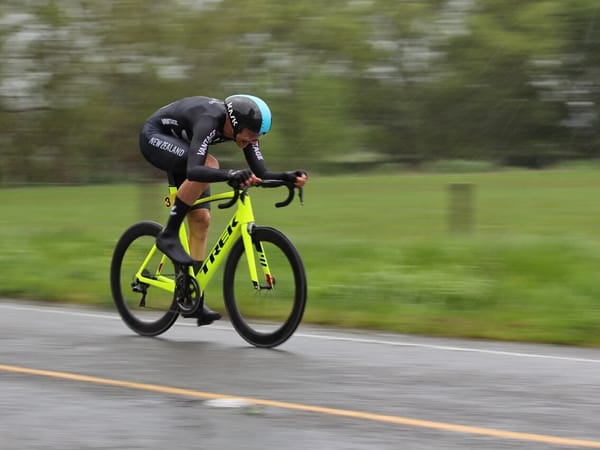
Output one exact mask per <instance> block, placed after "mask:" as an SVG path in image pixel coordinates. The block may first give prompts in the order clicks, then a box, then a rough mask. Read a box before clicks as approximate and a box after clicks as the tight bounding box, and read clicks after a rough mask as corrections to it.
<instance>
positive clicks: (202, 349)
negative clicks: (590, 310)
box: [0, 300, 600, 450]
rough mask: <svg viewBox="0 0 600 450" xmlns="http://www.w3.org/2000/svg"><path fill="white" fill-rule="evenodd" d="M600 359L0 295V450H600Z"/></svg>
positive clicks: (563, 350)
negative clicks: (130, 312) (165, 324)
mask: <svg viewBox="0 0 600 450" xmlns="http://www.w3.org/2000/svg"><path fill="white" fill-rule="evenodd" d="M598 380H600V350H596V349H579V348H571V347H559V346H543V345H526V344H507V343H497V342H484V341H468V340H448V339H432V338H424V337H415V336H405V335H396V334H381V333H371V332H361V331H352V332H346V331H339V330H331V329H323V328H312V327H301V328H300V330H299V331H298V332H297V334H296V335H295V336H294V337H292V339H291V340H290V341H288V342H287V343H286V344H284V345H283V346H281V347H280V348H279V349H275V350H264V349H256V348H252V347H249V346H248V345H247V344H246V343H245V342H244V341H243V340H242V339H241V338H240V337H239V336H237V334H236V333H235V332H234V331H233V330H232V328H231V327H230V326H229V324H228V323H227V322H222V323H219V324H218V325H212V326H209V327H202V328H197V327H195V326H194V325H193V323H192V322H191V321H182V320H180V321H178V323H177V324H176V325H175V326H174V327H173V328H172V329H171V330H169V331H168V332H167V333H165V334H164V335H163V336H162V337H159V338H142V337H138V336H136V335H134V334H132V332H131V331H130V330H129V329H128V328H126V326H125V325H124V324H123V323H122V322H121V321H120V319H119V317H118V316H117V314H116V313H114V312H112V311H97V310H90V309H84V308H79V307H67V306H51V305H41V304H35V303H24V302H17V301H11V300H0V448H1V449H3V450H5V449H6V450H9V449H19V450H23V449H61V450H70V449H73V450H75V449H77V450H83V449H103V450H106V449H119V450H128V449H165V448H173V449H188V448H219V449H257V450H259V449H260V450H268V449H281V448H285V449H286V450H296V449H366V448H368V449H427V450H431V449H461V450H463V449H482V448H485V449H528V450H529V449H534V450H535V449H547V448H560V449H570V448H600V426H599V417H600V388H599V387H598Z"/></svg>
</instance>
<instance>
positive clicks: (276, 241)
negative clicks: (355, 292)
mask: <svg viewBox="0 0 600 450" xmlns="http://www.w3.org/2000/svg"><path fill="white" fill-rule="evenodd" d="M252 244H253V252H254V259H255V262H256V265H257V271H258V274H259V280H258V286H257V285H256V284H255V283H254V282H253V281H252V280H251V278H250V274H249V270H248V260H247V257H246V252H245V248H244V243H243V241H242V238H240V239H238V241H237V242H236V243H235V244H234V245H233V247H232V249H231V251H230V253H229V256H228V258H227V263H226V265H225V270H224V273H223V296H224V299H225V306H226V308H227V312H228V313H229V318H230V320H231V323H232V325H233V327H234V328H235V329H236V331H237V332H238V333H239V335H240V336H241V337H243V338H244V339H245V340H246V341H248V342H249V343H251V344H252V345H254V346H256V347H275V346H277V345H280V344H282V343H283V342H285V341H286V340H287V339H289V338H290V336H291V335H292V334H293V333H294V331H296V328H297V327H298V325H299V324H300V321H301V320H302V315H303V314H304V307H305V305H306V273H305V271H304V265H303V264H302V260H301V258H300V255H299V254H298V251H297V250H296V248H295V247H294V245H293V244H292V243H291V241H290V240H289V239H288V238H287V237H286V236H285V235H284V234H283V233H281V232H280V231H278V230H276V229H274V228H269V227H255V228H254V230H253V232H252Z"/></svg>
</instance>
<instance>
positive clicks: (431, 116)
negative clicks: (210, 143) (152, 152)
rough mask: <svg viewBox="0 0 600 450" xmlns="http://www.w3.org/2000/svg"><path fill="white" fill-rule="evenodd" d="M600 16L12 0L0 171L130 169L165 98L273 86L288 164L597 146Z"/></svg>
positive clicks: (68, 175) (546, 158)
mask: <svg viewBox="0 0 600 450" xmlns="http://www.w3.org/2000/svg"><path fill="white" fill-rule="evenodd" d="M599 14H600V3H598V1H597V0H535V1H530V2H520V1H516V0H512V1H505V0H429V1H426V2H424V1H403V2H398V1H396V0H332V1H330V2H326V3H323V2H321V1H317V0H298V1H296V2H281V1H275V0H256V1H253V2H239V1H234V0H203V1H197V0H166V1H164V2H159V3H156V2H155V3H148V2H144V1H142V0H120V1H119V2H92V1H90V0H83V1H82V0H77V1H76V0H62V1H60V2H59V1H56V0H51V1H31V2H25V3H23V2H21V1H18V0H4V1H3V2H2V4H0V57H1V58H2V62H3V63H2V65H1V66H0V120H1V121H2V124H3V125H4V126H3V131H2V132H1V134H0V146H1V152H2V160H1V163H0V182H5V183H6V182H14V181H25V182H27V181H30V182H31V181H58V182H88V181H110V180H118V179H122V178H123V177H124V176H125V174H127V175H126V176H127V178H128V179H130V178H131V174H132V173H133V174H135V173H139V172H144V170H145V166H146V164H145V163H144V162H143V160H142V159H141V157H140V156H139V154H138V151H137V133H138V129H139V127H140V125H141V123H142V122H143V121H144V119H145V118H146V117H147V116H148V115H149V114H151V113H152V112H153V111H154V110H155V109H156V108H158V107H159V106H161V105H164V104H166V103H168V102H170V101H172V100H174V99H176V98H179V97H183V96H187V95H198V94H199V95H212V96H217V97H219V96H220V97H225V96H226V95H228V94H230V93H233V92H251V93H255V94H256V95H259V96H262V97H264V98H265V99H267V100H268V102H269V104H270V106H271V107H272V109H273V111H274V116H275V119H274V129H273V132H272V133H271V135H270V136H269V137H268V138H267V139H265V142H264V146H265V150H266V151H267V152H268V155H269V161H270V162H272V164H274V165H275V166H277V167H289V166H290V165H296V164H297V165H304V166H307V165H310V167H308V166H307V168H309V169H312V170H315V169H320V170H356V169H357V168H360V167H361V166H366V165H367V164H376V163H389V162H399V163H409V164H416V165H418V164H420V163H422V162H424V161H429V160H435V159H452V158H461V159H466V158H468V159H482V160H491V161H498V162H501V163H507V164H520V165H528V166H541V165H544V164H547V163H550V162H552V161H554V160H557V159H565V158H580V157H587V158H589V157H598V156H600V151H599V148H600V147H599V146H600V135H599V131H598V102H599V101H600V98H599V96H600V94H599V88H598V81H597V80H598V79H599V77H598V72H599V71H600V55H599V54H598V52H597V48H598V44H599V43H600V27H599V26H598V23H597V22H598V17H600V16H599ZM227 159H228V156H226V157H225V158H224V161H225V163H227Z"/></svg>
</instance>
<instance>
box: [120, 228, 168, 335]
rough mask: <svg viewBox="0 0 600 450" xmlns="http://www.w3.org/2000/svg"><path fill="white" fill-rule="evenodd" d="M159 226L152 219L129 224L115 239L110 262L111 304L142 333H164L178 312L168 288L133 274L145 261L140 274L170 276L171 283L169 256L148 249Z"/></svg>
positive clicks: (150, 276)
mask: <svg viewBox="0 0 600 450" xmlns="http://www.w3.org/2000/svg"><path fill="white" fill-rule="evenodd" d="M161 229H162V226H161V225H160V224H158V223H156V222H138V223H136V224H134V225H132V226H131V227H130V228H129V229H128V230H127V231H125V233H123V236H121V238H120V239H119V242H117V246H116V248H115V251H114V253H113V258H112V263H111V266H110V286H111V290H112V295H113V301H114V302H115V306H116V307H117V310H118V311H119V314H120V315H121V318H122V319H123V322H125V323H126V324H127V325H128V326H129V328H131V329H132V330H133V331H135V332H136V333H138V334H140V335H142V336H157V335H159V334H161V333H164V332H165V331H167V330H168V329H169V328H170V327H171V326H172V325H173V324H174V323H175V321H176V320H177V317H178V315H179V310H178V306H177V302H176V300H174V298H173V292H172V291H168V290H165V289H161V288H159V287H153V286H150V285H148V284H147V283H144V282H143V281H141V280H139V279H138V277H137V276H136V274H137V273H138V271H139V269H140V268H141V266H142V264H143V263H144V262H146V265H145V267H144V268H143V271H142V274H143V276H144V277H146V278H153V279H158V278H160V279H163V280H168V279H172V280H173V285H174V284H175V269H174V268H173V265H172V264H171V262H170V260H169V259H168V258H166V257H165V256H164V255H163V254H162V253H161V252H160V251H158V250H156V251H152V250H151V249H152V248H153V245H154V242H155V240H156V235H157V234H158V233H160V231H161ZM149 252H152V253H151V254H150V253H149Z"/></svg>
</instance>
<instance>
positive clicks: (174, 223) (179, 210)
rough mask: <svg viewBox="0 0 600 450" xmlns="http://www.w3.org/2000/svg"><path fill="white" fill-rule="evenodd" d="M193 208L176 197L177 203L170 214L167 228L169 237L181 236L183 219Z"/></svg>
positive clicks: (166, 232) (166, 231)
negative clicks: (180, 229) (180, 228)
mask: <svg viewBox="0 0 600 450" xmlns="http://www.w3.org/2000/svg"><path fill="white" fill-rule="evenodd" d="M190 208H191V206H190V205H188V204H186V203H184V202H183V200H181V199H180V198H179V197H175V203H174V204H173V207H172V208H171V212H170V213H169V214H170V215H169V220H168V221H167V226H166V227H165V234H168V235H173V234H174V235H175V236H178V235H179V227H181V224H182V223H183V219H185V216H186V215H187V213H188V211H189V210H190Z"/></svg>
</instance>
